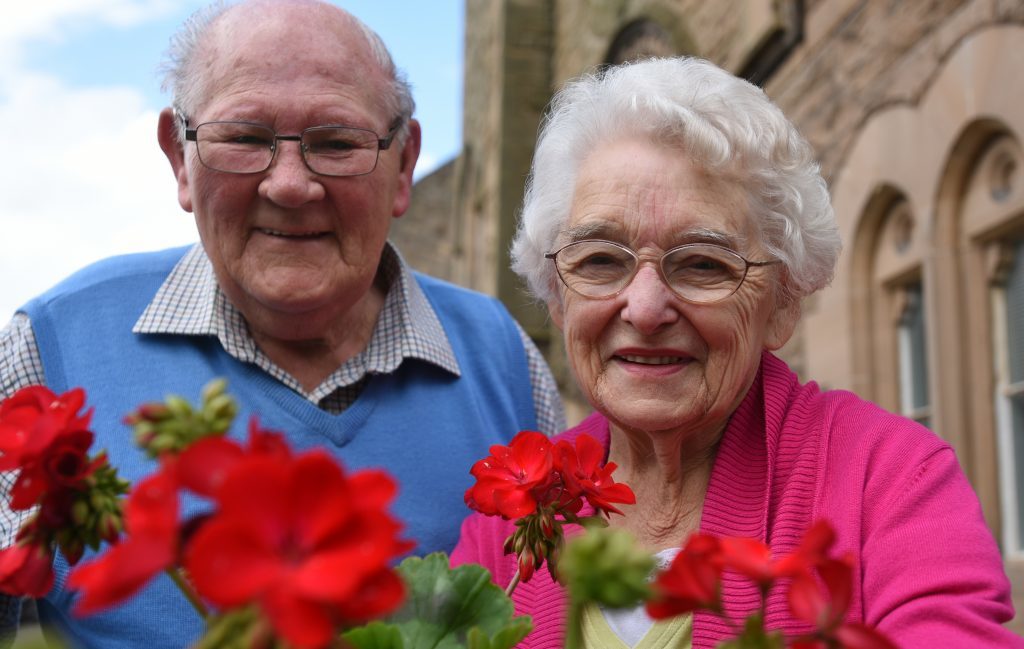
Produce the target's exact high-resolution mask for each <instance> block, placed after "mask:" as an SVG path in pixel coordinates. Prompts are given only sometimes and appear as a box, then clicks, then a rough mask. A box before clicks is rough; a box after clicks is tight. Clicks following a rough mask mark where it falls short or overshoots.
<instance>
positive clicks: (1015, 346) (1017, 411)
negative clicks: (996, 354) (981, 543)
mask: <svg viewBox="0 0 1024 649" xmlns="http://www.w3.org/2000/svg"><path fill="white" fill-rule="evenodd" d="M1006 352H1007V354H1008V356H1007V359H1006V361H1007V363H1006V366H1007V369H1008V371H1009V380H1010V383H1009V386H1006V389H1008V391H1009V393H1010V395H1012V396H1008V397H1006V398H1008V399H1009V401H1010V404H1009V405H1010V417H1009V419H1010V431H1009V432H1010V438H1011V439H1012V440H1013V461H1014V466H1013V470H1012V474H1013V475H1014V480H1013V482H1015V484H1014V487H1015V492H1016V497H1015V498H1010V502H1011V503H1012V502H1013V501H1014V500H1016V513H1017V516H1016V518H1017V545H1018V547H1017V549H1018V550H1024V547H1022V546H1024V393H1022V392H1021V390H1020V387H1021V384H1022V383H1024V240H1022V241H1020V242H1018V243H1017V246H1016V248H1015V250H1014V255H1013V268H1012V269H1011V270H1010V276H1009V277H1008V278H1007V283H1006ZM1011 507H1012V505H1011Z"/></svg>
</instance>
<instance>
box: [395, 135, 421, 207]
mask: <svg viewBox="0 0 1024 649" xmlns="http://www.w3.org/2000/svg"><path fill="white" fill-rule="evenodd" d="M422 137H423V135H422V132H421V130H420V123H419V122H418V121H417V120H415V119H410V120H409V133H408V135H406V137H405V142H403V143H402V151H401V153H400V157H399V160H398V164H399V167H398V174H399V178H398V188H397V190H396V192H395V204H394V206H393V207H392V209H391V215H392V216H394V217H395V218H398V217H399V216H402V215H403V214H405V211H406V210H407V209H409V203H410V202H411V201H412V172H413V169H415V168H416V161H417V160H418V159H419V157H420V145H421V144H422Z"/></svg>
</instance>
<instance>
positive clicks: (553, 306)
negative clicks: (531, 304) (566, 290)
mask: <svg viewBox="0 0 1024 649" xmlns="http://www.w3.org/2000/svg"><path fill="white" fill-rule="evenodd" d="M547 305H548V315H550V316H551V322H554V323H555V326H556V327H558V330H559V331H564V330H563V329H562V316H563V315H564V314H563V307H562V300H561V299H560V298H558V297H553V298H551V299H550V300H548V301H547Z"/></svg>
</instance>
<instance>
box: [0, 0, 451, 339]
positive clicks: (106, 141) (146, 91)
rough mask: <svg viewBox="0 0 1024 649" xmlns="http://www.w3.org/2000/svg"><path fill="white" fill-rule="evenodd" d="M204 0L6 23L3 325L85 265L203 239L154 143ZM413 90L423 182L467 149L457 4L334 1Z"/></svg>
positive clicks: (40, 10)
mask: <svg viewBox="0 0 1024 649" xmlns="http://www.w3.org/2000/svg"><path fill="white" fill-rule="evenodd" d="M204 4H205V2H199V1H195V0H32V1H29V2H14V3H7V5H6V6H5V8H4V12H3V16H4V19H3V20H2V21H0V125H2V128H3V135H2V136H0V142H3V143H4V146H3V154H4V155H3V156H0V327H3V325H4V324H6V322H7V321H8V319H9V318H10V316H11V315H12V314H13V313H14V311H15V309H16V308H18V307H19V306H21V305H22V304H24V303H25V302H26V301H27V300H28V299H30V298H31V297H33V296H35V295H37V294H39V293H41V292H42V291H44V290H45V289H47V288H48V287H50V286H52V285H53V284H55V283H56V282H58V281H59V280H61V279H62V278H64V277H66V276H67V275H69V274H71V273H72V272H74V271H75V270H77V269H79V268H81V267H82V266H84V265H86V264H88V263H89V262H91V261H95V260H97V259H101V258H104V257H108V256H110V255H113V254H119V253H124V252H138V251H143V250H157V249H161V248H166V247H170V246H174V245H182V244H186V243H191V242H194V241H196V240H197V235H196V230H195V222H194V221H193V219H192V215H191V214H188V213H186V212H184V211H182V210H181V208H180V207H179V206H178V202H177V198H176V186H175V183H174V177H173V175H172V174H171V169H170V166H169V164H168V163H167V159H166V158H165V157H164V155H163V153H162V152H161V151H160V148H159V146H158V145H157V140H156V124H157V115H158V114H159V112H160V110H161V109H162V108H163V107H164V106H166V105H168V104H169V98H168V96H167V95H166V94H164V93H162V92H161V90H160V82H161V79H160V78H159V74H158V72H157V68H158V66H159V64H160V62H161V60H162V57H163V54H164V51H165V50H166V47H167V44H168V42H169V39H170V36H171V34H172V33H173V32H174V31H175V29H176V27H177V26H178V25H179V24H181V22H182V21H183V20H184V19H185V18H187V17H188V15H189V14H191V13H192V12H193V11H194V10H196V9H197V8H199V7H201V6H202V5H204ZM336 4H339V5H341V6H344V7H345V8H346V9H348V10H349V11H351V12H352V13H353V14H355V15H356V16H358V17H359V18H360V19H362V20H363V21H364V22H365V23H366V24H368V25H369V26H370V27H371V28H373V29H374V30H375V31H377V33H378V34H380V35H381V37H382V38H383V39H384V42H385V43H386V44H387V45H388V47H389V49H390V50H391V53H392V56H393V57H394V59H395V62H396V63H397V64H398V66H399V67H400V68H402V69H403V70H404V71H405V72H406V74H407V76H408V78H409V81H410V82H411V83H412V86H413V95H414V97H415V99H416V117H417V118H418V119H419V120H420V122H421V123H422V124H423V150H422V152H421V154H420V160H419V163H418V164H417V168H416V172H417V174H416V175H417V177H420V176H422V175H423V174H424V173H427V172H429V171H430V170H432V169H434V168H436V167H437V166H439V165H440V164H443V163H444V162H446V161H447V160H449V159H451V158H452V157H454V156H455V155H456V154H457V153H458V150H459V148H460V147H461V138H462V134H461V129H462V56H463V35H462V34H463V0H429V1H421V0H339V1H338V2H336Z"/></svg>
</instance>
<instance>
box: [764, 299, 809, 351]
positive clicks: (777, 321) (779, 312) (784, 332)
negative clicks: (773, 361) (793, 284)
mask: <svg viewBox="0 0 1024 649" xmlns="http://www.w3.org/2000/svg"><path fill="white" fill-rule="evenodd" d="M778 299H779V301H780V304H778V305H776V307H775V310H774V311H773V312H772V315H771V317H770V318H769V320H768V327H767V328H766V329H765V334H764V348H765V349H767V350H768V351H775V350H776V349H779V348H780V347H782V346H783V345H785V344H786V343H787V342H789V339H790V338H791V337H792V336H793V332H794V331H796V323H797V322H799V321H800V314H801V309H800V305H801V300H800V298H797V297H790V296H780V297H779V298H778Z"/></svg>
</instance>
